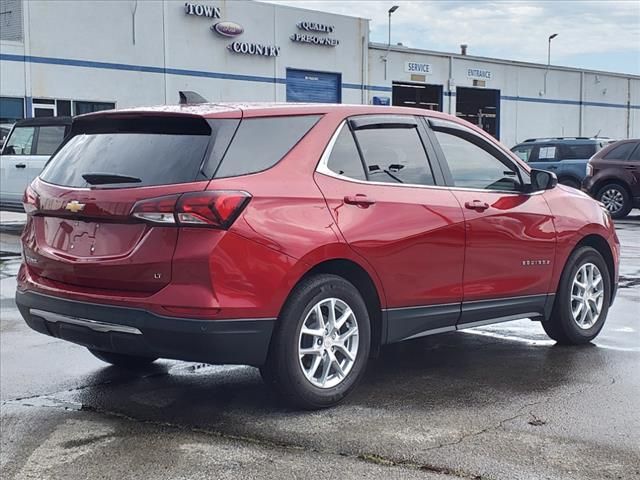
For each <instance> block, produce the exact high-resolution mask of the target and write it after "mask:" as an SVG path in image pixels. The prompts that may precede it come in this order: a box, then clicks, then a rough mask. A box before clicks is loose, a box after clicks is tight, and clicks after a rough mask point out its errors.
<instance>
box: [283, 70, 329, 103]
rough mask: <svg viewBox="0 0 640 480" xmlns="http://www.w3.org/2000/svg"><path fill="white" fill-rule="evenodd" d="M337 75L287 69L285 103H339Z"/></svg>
mask: <svg viewBox="0 0 640 480" xmlns="http://www.w3.org/2000/svg"><path fill="white" fill-rule="evenodd" d="M341 83H342V82H341V79H340V74H339V73H326V72H313V71H309V70H294V69H292V68H287V102H312V103H340V101H341V95H340V93H341V92H340V88H341Z"/></svg>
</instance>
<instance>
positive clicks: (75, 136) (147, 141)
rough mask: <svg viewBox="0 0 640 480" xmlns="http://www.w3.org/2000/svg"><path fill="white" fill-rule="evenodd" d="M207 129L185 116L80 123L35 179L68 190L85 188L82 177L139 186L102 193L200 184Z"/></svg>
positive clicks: (209, 130) (98, 119)
mask: <svg viewBox="0 0 640 480" xmlns="http://www.w3.org/2000/svg"><path fill="white" fill-rule="evenodd" d="M212 124H213V122H212V123H211V124H210V123H208V122H207V121H206V120H204V119H202V118H196V117H187V116H183V117H171V116H165V117H154V116H150V117H140V116H135V117H134V116H129V117H127V116H115V115H113V116H100V117H88V118H84V119H83V118H81V119H78V120H76V121H74V124H73V126H72V131H71V135H70V137H69V138H68V139H67V140H66V142H65V143H64V144H63V145H62V147H61V148H60V150H58V152H57V153H56V154H55V155H54V156H53V157H52V158H51V160H50V161H49V163H48V164H47V166H46V167H45V169H44V170H43V172H42V173H41V175H40V177H41V178H42V179H43V180H44V181H46V182H49V183H53V184H55V185H63V186H68V187H88V186H90V185H89V184H88V183H87V181H86V180H85V179H84V178H83V175H86V174H110V175H118V176H124V177H133V178H135V179H139V180H140V181H139V182H134V183H126V184H125V183H107V184H104V185H102V187H107V188H109V187H111V188H113V187H127V188H130V187H144V186H151V185H166V184H172V183H185V182H193V181H194V180H198V179H203V180H204V179H206V177H205V175H204V174H203V173H202V166H203V163H204V159H205V155H206V153H207V149H208V146H209V143H210V139H211V133H212V128H211V125H212ZM213 130H214V131H215V130H216V128H214V129H213ZM232 132H233V130H232ZM227 143H228V140H227Z"/></svg>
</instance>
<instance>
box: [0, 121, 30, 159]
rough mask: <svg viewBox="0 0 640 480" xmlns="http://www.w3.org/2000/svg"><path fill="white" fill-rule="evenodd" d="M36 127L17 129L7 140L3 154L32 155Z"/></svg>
mask: <svg viewBox="0 0 640 480" xmlns="http://www.w3.org/2000/svg"><path fill="white" fill-rule="evenodd" d="M35 132H36V129H35V127H16V128H14V129H13V133H12V134H11V136H10V137H9V138H8V139H7V143H6V145H5V146H4V150H3V153H4V154H5V155H31V152H32V147H33V137H34V136H35Z"/></svg>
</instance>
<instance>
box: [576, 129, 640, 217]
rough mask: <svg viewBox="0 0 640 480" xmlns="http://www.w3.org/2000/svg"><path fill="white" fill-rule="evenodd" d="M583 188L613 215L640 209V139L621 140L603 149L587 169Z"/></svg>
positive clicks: (618, 215) (617, 215) (623, 215)
mask: <svg viewBox="0 0 640 480" xmlns="http://www.w3.org/2000/svg"><path fill="white" fill-rule="evenodd" d="M586 174H587V176H586V177H585V179H584V182H583V184H582V189H583V190H584V191H585V192H587V193H588V194H589V195H591V196H592V197H593V198H595V199H596V200H600V201H601V202H602V203H603V204H604V205H605V207H607V210H609V212H610V213H611V216H612V217H613V218H623V217H626V216H627V215H628V214H629V212H630V211H631V209H632V208H640V139H635V140H621V141H619V142H616V143H613V144H611V145H609V146H608V147H606V148H604V149H603V150H600V151H599V152H598V153H597V154H596V155H594V156H593V158H592V159H591V160H589V163H588V164H587V169H586Z"/></svg>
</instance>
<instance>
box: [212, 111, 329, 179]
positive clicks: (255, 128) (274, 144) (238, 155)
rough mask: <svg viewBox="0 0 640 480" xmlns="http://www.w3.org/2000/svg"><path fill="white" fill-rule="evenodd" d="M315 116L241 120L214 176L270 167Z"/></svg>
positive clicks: (291, 146) (286, 150)
mask: <svg viewBox="0 0 640 480" xmlns="http://www.w3.org/2000/svg"><path fill="white" fill-rule="evenodd" d="M319 118H320V116H319V115H297V116H286V117H285V116H282V117H260V118H247V119H244V120H242V122H240V126H239V127H238V131H237V132H236V135H235V137H234V138H233V142H232V143H231V145H230V146H229V150H227V153H226V154H225V156H224V159H223V160H222V163H221V165H220V167H219V168H218V171H217V172H216V174H215V176H216V178H223V177H236V176H240V175H248V174H250V173H256V172H261V171H263V170H267V169H269V168H271V167H273V166H274V165H275V164H276V163H278V162H279V161H280V160H281V159H282V158H283V157H284V156H285V155H286V154H287V153H288V152H289V150H291V149H292V148H293V147H294V146H295V145H296V144H297V143H298V142H299V141H300V140H301V139H302V137H304V136H305V135H306V134H307V132H308V131H309V130H311V128H312V127H313V126H314V125H315V124H316V122H317V121H318V119H319Z"/></svg>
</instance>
